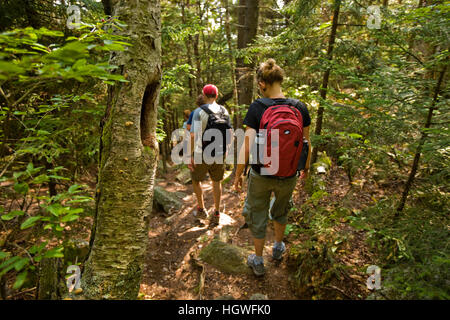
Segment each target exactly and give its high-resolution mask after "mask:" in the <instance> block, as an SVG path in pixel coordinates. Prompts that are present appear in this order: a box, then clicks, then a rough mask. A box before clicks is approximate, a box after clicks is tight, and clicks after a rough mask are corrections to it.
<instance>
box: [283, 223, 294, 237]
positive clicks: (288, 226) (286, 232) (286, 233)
mask: <svg viewBox="0 0 450 320" xmlns="http://www.w3.org/2000/svg"><path fill="white" fill-rule="evenodd" d="M293 229H294V226H293V225H292V224H287V225H286V229H285V230H284V235H285V236H288V235H289V233H291V231H292V230H293Z"/></svg>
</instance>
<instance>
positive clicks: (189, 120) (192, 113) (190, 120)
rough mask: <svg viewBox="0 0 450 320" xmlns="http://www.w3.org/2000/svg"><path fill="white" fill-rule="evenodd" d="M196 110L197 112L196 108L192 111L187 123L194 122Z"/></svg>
mask: <svg viewBox="0 0 450 320" xmlns="http://www.w3.org/2000/svg"><path fill="white" fill-rule="evenodd" d="M194 112H195V110H194V111H192V112H191V114H190V115H189V119H188V121H187V122H186V125H190V124H192V118H193V117H194Z"/></svg>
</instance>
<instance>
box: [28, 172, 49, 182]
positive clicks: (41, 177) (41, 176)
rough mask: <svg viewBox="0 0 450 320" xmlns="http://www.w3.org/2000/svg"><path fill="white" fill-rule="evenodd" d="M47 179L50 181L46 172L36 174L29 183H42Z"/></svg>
mask: <svg viewBox="0 0 450 320" xmlns="http://www.w3.org/2000/svg"><path fill="white" fill-rule="evenodd" d="M48 181H50V178H49V177H48V176H47V175H46V174H41V175H39V176H37V177H36V178H34V179H33V181H31V183H33V184H42V183H45V182H48Z"/></svg>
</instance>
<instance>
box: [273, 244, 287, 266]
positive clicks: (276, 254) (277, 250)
mask: <svg viewBox="0 0 450 320" xmlns="http://www.w3.org/2000/svg"><path fill="white" fill-rule="evenodd" d="M285 251H286V246H285V245H284V242H281V245H277V244H276V243H275V244H274V245H273V247H272V259H274V260H278V261H280V260H281V259H283V253H284V252H285Z"/></svg>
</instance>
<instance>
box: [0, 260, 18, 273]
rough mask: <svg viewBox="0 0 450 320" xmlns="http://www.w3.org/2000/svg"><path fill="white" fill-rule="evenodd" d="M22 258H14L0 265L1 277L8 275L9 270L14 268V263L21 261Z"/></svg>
mask: <svg viewBox="0 0 450 320" xmlns="http://www.w3.org/2000/svg"><path fill="white" fill-rule="evenodd" d="M20 259H21V258H20V257H19V256H14V257H12V258H10V259H8V260H6V261H5V262H3V263H2V264H0V270H1V271H0V277H1V276H3V275H4V274H6V273H7V272H8V271H9V270H11V269H13V268H14V263H15V262H17V261H18V260H20Z"/></svg>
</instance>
